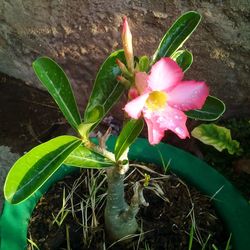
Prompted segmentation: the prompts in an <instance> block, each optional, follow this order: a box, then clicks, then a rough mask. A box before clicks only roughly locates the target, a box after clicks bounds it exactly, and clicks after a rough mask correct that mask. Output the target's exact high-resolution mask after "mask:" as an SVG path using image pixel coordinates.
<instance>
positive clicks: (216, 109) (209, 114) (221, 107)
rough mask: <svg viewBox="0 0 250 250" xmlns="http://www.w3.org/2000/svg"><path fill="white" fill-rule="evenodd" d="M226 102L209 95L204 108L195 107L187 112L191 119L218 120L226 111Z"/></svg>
mask: <svg viewBox="0 0 250 250" xmlns="http://www.w3.org/2000/svg"><path fill="white" fill-rule="evenodd" d="M225 109H226V107H225V104H224V103H223V102H222V101H221V100H219V99H218V98H216V97H214V96H208V97H207V99H206V102H205V104H204V105H203V107H202V109H195V110H190V111H187V112H185V113H186V115H187V116H188V117H189V118H191V119H196V120H202V121H214V120H217V119H218V118H219V117H220V116H221V115H222V114H223V113H224V112H225Z"/></svg>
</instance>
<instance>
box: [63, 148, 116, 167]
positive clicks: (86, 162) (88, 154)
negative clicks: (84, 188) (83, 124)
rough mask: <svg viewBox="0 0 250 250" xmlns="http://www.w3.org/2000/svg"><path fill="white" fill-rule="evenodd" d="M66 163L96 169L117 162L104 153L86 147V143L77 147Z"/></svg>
mask: <svg viewBox="0 0 250 250" xmlns="http://www.w3.org/2000/svg"><path fill="white" fill-rule="evenodd" d="M64 163H65V164H68V165H70V166H75V167H80V168H96V169H100V168H107V167H111V166H114V164H115V163H114V162H112V161H111V160H109V159H108V158H106V157H104V156H103V155H101V154H98V153H96V152H94V151H92V150H90V149H88V148H86V147H85V146H84V145H80V146H79V147H78V148H76V149H75V150H74V151H73V152H72V153H71V154H70V155H69V157H68V158H67V159H66V160H65V161H64Z"/></svg>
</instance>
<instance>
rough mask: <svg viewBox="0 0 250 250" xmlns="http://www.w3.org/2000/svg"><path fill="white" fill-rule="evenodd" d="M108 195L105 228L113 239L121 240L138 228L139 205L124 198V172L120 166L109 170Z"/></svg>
mask: <svg viewBox="0 0 250 250" xmlns="http://www.w3.org/2000/svg"><path fill="white" fill-rule="evenodd" d="M107 177H108V195H107V203H106V207H105V228H106V231H107V233H108V236H109V238H110V239H112V240H119V239H121V238H123V237H125V236H128V235H130V234H134V233H135V232H136V230H137V229H138V224H137V221H136V218H135V216H136V214H137V212H138V209H139V208H138V206H131V207H130V206H129V205H128V204H127V202H126V201H125V198H124V174H121V173H120V172H119V170H118V167H114V168H111V169H108V170H107Z"/></svg>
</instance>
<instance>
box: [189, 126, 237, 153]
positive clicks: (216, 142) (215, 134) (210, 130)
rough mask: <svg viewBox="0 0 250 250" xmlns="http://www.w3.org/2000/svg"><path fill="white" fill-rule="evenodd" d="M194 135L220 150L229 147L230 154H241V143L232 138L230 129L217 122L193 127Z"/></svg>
mask: <svg viewBox="0 0 250 250" xmlns="http://www.w3.org/2000/svg"><path fill="white" fill-rule="evenodd" d="M191 134H192V136H193V137H195V138H196V139H198V140H200V141H201V142H203V143H204V144H207V145H211V146H213V147H215V148H216V149H217V150H218V151H220V152H221V151H222V150H223V149H227V151H228V153H229V154H240V153H241V151H242V150H241V148H240V143H239V142H238V141H236V140H232V137H231V132H230V130H229V129H227V128H224V127H221V126H218V125H215V124H201V125H200V126H198V127H196V128H195V129H193V131H192V132H191Z"/></svg>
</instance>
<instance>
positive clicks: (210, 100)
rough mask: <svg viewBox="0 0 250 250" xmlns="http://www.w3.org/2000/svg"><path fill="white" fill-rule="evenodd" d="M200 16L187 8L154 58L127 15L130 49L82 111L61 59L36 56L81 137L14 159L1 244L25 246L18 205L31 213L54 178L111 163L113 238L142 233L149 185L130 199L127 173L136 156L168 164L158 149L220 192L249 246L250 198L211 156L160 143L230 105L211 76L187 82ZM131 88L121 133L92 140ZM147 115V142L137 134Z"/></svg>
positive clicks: (210, 191)
mask: <svg viewBox="0 0 250 250" xmlns="http://www.w3.org/2000/svg"><path fill="white" fill-rule="evenodd" d="M200 19H201V16H200V15H199V14H198V13H197V12H194V11H190V12H187V13H185V14H183V15H182V16H181V17H180V18H179V19H178V20H177V21H176V22H175V23H174V24H173V25H172V27H171V28H170V29H169V30H168V31H167V33H166V34H165V36H164V37H163V39H162V41H161V42H160V45H159V47H158V48H157V50H156V52H155V54H154V55H153V57H152V58H151V59H149V58H148V57H147V56H142V57H140V58H137V57H134V55H133V47H132V35H131V33H130V30H129V26H128V23H127V19H126V17H125V18H124V20H123V30H122V41H123V49H124V50H119V51H116V52H113V53H112V54H111V55H110V56H109V57H108V58H107V59H106V61H105V62H104V63H103V65H102V66H101V68H100V70H99V72H98V74H97V77H96V80H95V84H94V87H93V91H92V93H91V95H90V98H89V101H88V105H87V107H86V109H85V112H84V116H83V118H82V117H81V115H80V114H79V111H78V108H77V105H76V102H75V98H74V95H73V92H72V89H71V86H70V83H69V81H68V78H67V76H66V75H65V73H64V72H63V70H62V69H61V68H60V66H59V65H57V64H56V63H55V62H54V61H53V60H52V59H50V58H48V57H40V58H38V59H37V60H36V61H35V62H34V63H33V68H34V70H35V73H36V74H37V76H38V78H39V79H40V81H41V82H42V83H43V85H44V86H45V88H47V90H48V91H49V93H50V94H51V96H52V97H53V98H54V100H55V102H56V103H57V104H58V106H59V108H60V109H61V111H62V113H63V114H64V116H65V118H66V119H67V121H68V122H69V124H70V125H71V126H72V128H73V129H74V130H75V131H76V133H77V134H78V136H69V135H64V136H59V137H56V138H54V139H51V140H50V141H48V142H45V143H43V144H40V145H38V146H37V147H35V148H33V149H32V150H31V151H29V152H28V153H26V154H25V155H24V156H22V157H21V158H20V159H19V160H18V161H17V162H16V163H15V164H14V165H13V167H12V168H11V170H10V171H9V173H8V176H7V178H6V182H5V186H4V194H5V198H6V202H5V206H4V210H3V214H2V217H1V220H0V223H1V231H0V233H1V234H0V237H1V243H0V244H1V245H0V249H1V250H7V249H13V250H14V249H21V248H24V247H25V240H24V238H23V237H22V238H19V239H18V237H17V238H16V242H13V241H12V240H11V237H12V236H11V237H10V230H18V231H19V230H20V231H19V233H20V232H22V233H21V234H22V235H23V236H25V237H26V232H27V221H26V222H24V224H25V225H24V226H22V224H17V223H16V222H14V218H17V217H18V216H19V215H20V212H18V211H20V210H19V209H21V211H22V212H21V213H22V214H23V215H24V217H25V219H26V220H27V218H28V217H29V215H30V213H31V211H32V210H33V208H34V206H35V204H36V202H37V200H38V199H39V198H40V196H41V195H42V194H43V193H44V192H45V191H46V190H47V189H48V187H49V186H50V184H51V183H52V182H54V181H56V180H57V179H58V178H60V177H61V176H63V175H65V174H68V173H69V172H71V171H72V169H74V168H73V167H77V168H96V169H105V170H106V174H107V178H108V190H107V193H108V195H107V201H106V207H105V216H104V217H105V229H106V232H107V235H108V236H109V238H110V239H112V240H119V239H121V238H123V237H125V236H127V235H129V234H133V233H135V232H136V231H137V229H138V223H137V220H136V215H137V213H138V211H139V209H140V206H141V205H142V204H143V203H144V201H143V186H142V185H141V184H140V183H138V185H137V186H136V188H135V189H134V195H133V197H132V199H131V201H130V204H129V203H128V202H127V201H126V200H125V198H124V178H125V175H126V172H127V171H128V169H129V161H130V160H133V159H134V160H140V161H143V162H154V163H156V164H158V165H162V159H161V158H160V157H159V153H158V151H160V152H161V154H162V158H163V160H164V161H168V160H169V159H171V169H172V171H174V172H175V173H176V174H177V175H179V176H180V177H183V178H184V179H187V180H188V181H189V182H190V183H191V184H193V185H195V186H197V187H198V188H199V189H201V191H203V192H205V193H206V194H207V195H209V196H211V197H212V196H214V195H216V198H217V199H215V200H214V203H215V206H216V208H217V209H218V211H219V213H220V214H221V216H222V217H223V218H224V219H225V221H226V223H227V225H228V227H229V231H230V232H232V239H233V243H234V244H235V249H240V250H241V249H246V246H247V245H248V244H249V239H248V237H247V233H249V225H250V223H249V221H250V217H249V211H250V208H249V204H248V203H247V202H246V201H245V200H244V198H243V197H242V196H241V195H240V194H239V193H238V192H237V191H236V190H235V189H234V188H233V187H232V185H231V184H230V183H229V182H228V181H227V180H226V179H225V178H224V177H222V176H221V175H220V174H218V173H217V172H216V171H215V170H213V169H212V168H211V167H209V166H208V165H207V164H206V163H204V162H202V161H200V160H199V159H197V158H195V157H194V156H191V155H190V154H188V153H185V152H183V151H181V150H179V149H177V148H174V147H172V146H169V145H166V144H163V143H160V141H161V139H162V138H163V136H164V132H165V131H166V130H171V131H173V132H174V133H176V134H177V135H178V137H179V138H181V139H184V138H186V137H189V136H190V135H189V132H188V130H187V128H186V120H187V117H190V118H192V119H200V120H206V121H212V120H215V119H217V118H218V117H220V116H221V115H222V113H223V112H224V109H225V108H224V104H223V103H222V102H221V101H220V100H218V99H217V98H215V97H212V96H209V89H208V87H207V85H206V84H205V83H204V82H197V81H182V79H183V75H184V72H185V71H186V70H187V69H188V68H189V67H190V66H191V64H192V60H193V57H192V54H191V52H189V51H187V50H185V49H182V46H183V43H184V42H185V41H186V40H187V39H188V37H189V36H190V35H191V34H192V32H193V31H194V30H195V29H196V27H197V25H198V24H199V22H200ZM126 90H127V91H128V102H127V104H126V105H125V107H124V110H125V113H126V122H125V125H124V126H123V128H122V130H121V133H120V135H119V136H118V137H117V138H114V137H112V136H110V131H107V133H106V134H104V135H103V136H101V137H99V138H98V140H96V139H90V136H89V135H90V132H91V131H92V130H93V129H94V128H95V127H96V126H97V125H98V123H99V122H100V121H101V120H102V119H103V118H104V117H105V115H106V114H107V113H108V111H109V110H110V108H111V107H112V106H113V105H114V104H115V103H116V102H117V101H118V99H119V98H120V96H121V95H122V93H123V92H124V91H126ZM144 121H145V122H146V124H147V129H148V141H147V140H145V139H138V136H139V134H140V132H141V131H142V128H143V126H144ZM155 145H156V146H155ZM63 164H66V165H68V166H70V167H66V166H64V165H63ZM218 190H219V191H218ZM14 204H17V205H14ZM239 211H240V212H239ZM239 213H240V215H239ZM235 214H237V217H234V215H235ZM11 222H12V223H11ZM13 223H14V228H12V229H10V228H8V224H9V225H11V224H12V225H13Z"/></svg>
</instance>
